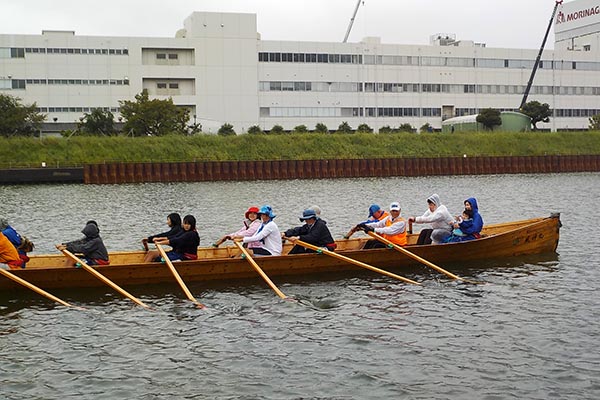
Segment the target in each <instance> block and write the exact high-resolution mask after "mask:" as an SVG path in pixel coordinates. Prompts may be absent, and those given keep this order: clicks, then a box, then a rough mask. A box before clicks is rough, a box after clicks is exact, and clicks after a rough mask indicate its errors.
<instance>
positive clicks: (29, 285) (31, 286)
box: [0, 268, 82, 309]
mask: <svg viewBox="0 0 600 400" xmlns="http://www.w3.org/2000/svg"><path fill="white" fill-rule="evenodd" d="M0 274H2V275H4V276H6V277H7V278H8V279H12V280H13V281H15V282H17V283H19V284H21V285H23V286H25V287H26V288H28V289H31V290H33V291H34V292H36V293H37V294H41V295H42V296H44V297H47V298H49V299H50V300H54V301H56V302H57V303H60V304H62V305H63V306H67V307H75V306H73V305H72V304H69V303H67V302H66V301H64V300H61V299H59V298H58V297H56V296H54V295H51V294H50V293H48V292H46V291H45V290H43V289H40V288H39V287H37V286H35V285H34V284H32V283H29V282H27V281H26V280H25V279H22V278H19V277H18V276H16V275H14V274H12V273H10V272H8V271H6V270H4V269H2V268H0ZM76 308H79V309H82V308H81V307H76Z"/></svg>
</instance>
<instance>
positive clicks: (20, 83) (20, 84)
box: [12, 79, 25, 89]
mask: <svg viewBox="0 0 600 400" xmlns="http://www.w3.org/2000/svg"><path fill="white" fill-rule="evenodd" d="M12 88H13V89H25V79H13V80H12Z"/></svg>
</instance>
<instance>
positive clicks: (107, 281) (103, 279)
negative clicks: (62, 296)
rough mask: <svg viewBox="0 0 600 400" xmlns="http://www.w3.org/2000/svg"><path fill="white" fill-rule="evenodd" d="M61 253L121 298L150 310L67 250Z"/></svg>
mask: <svg viewBox="0 0 600 400" xmlns="http://www.w3.org/2000/svg"><path fill="white" fill-rule="evenodd" d="M61 251H62V253H63V254H64V255H65V256H67V257H69V258H70V259H72V260H73V261H75V262H77V263H79V265H81V268H83V269H85V270H86V271H87V272H89V273H90V274H92V275H94V276H95V277H96V278H98V279H100V280H101V281H102V282H104V283H106V284H107V285H108V286H110V287H111V288H113V289H114V290H116V291H117V292H119V293H121V294H122V295H123V296H125V297H127V298H128V299H129V300H131V301H133V302H134V303H135V304H137V305H139V306H142V307H144V308H148V309H150V306H148V305H147V304H145V303H143V302H142V301H141V300H139V299H137V298H136V297H134V296H133V295H131V294H130V293H129V292H127V291H126V290H125V289H123V288H121V287H120V286H119V285H117V284H116V283H114V282H113V281H111V280H110V279H108V278H107V277H105V276H104V275H102V274H101V273H100V272H98V271H96V270H95V269H94V268H92V267H90V266H89V265H87V263H86V262H85V261H83V260H82V259H80V258H79V257H77V256H76V255H75V254H73V253H71V252H70V251H69V250H67V249H63V250H61Z"/></svg>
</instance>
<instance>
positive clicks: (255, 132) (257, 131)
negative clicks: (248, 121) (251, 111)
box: [248, 125, 264, 135]
mask: <svg viewBox="0 0 600 400" xmlns="http://www.w3.org/2000/svg"><path fill="white" fill-rule="evenodd" d="M248 134H249V135H262V134H264V132H263V130H262V129H260V126H258V125H252V126H251V127H250V128H248Z"/></svg>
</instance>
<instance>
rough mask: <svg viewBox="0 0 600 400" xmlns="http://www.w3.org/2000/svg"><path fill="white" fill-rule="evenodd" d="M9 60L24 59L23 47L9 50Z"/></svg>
mask: <svg viewBox="0 0 600 400" xmlns="http://www.w3.org/2000/svg"><path fill="white" fill-rule="evenodd" d="M10 58H25V49H24V48H23V47H19V48H15V47H13V48H11V49H10Z"/></svg>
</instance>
